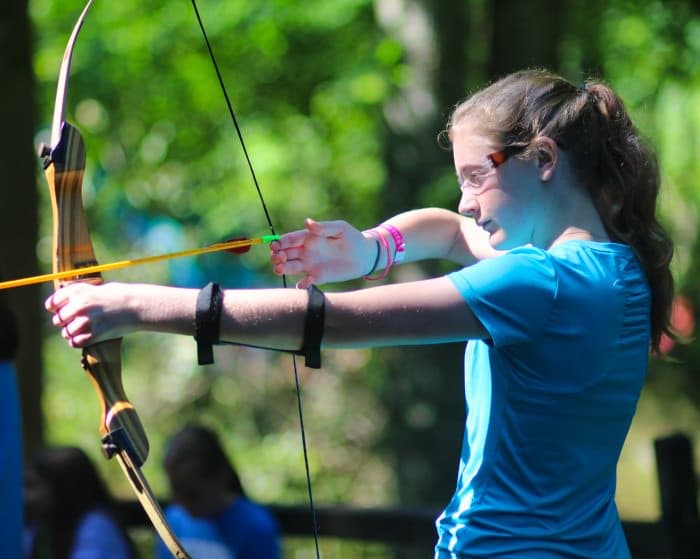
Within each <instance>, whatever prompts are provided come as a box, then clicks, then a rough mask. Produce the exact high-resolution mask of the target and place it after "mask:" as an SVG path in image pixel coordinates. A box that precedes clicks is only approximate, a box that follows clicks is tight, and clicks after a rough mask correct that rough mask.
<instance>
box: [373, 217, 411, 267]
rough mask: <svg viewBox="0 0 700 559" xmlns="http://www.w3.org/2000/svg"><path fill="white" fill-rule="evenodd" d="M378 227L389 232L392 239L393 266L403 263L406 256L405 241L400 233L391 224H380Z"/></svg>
mask: <svg viewBox="0 0 700 559" xmlns="http://www.w3.org/2000/svg"><path fill="white" fill-rule="evenodd" d="M379 227H381V228H382V229H384V230H386V231H388V232H389V234H390V235H391V236H392V237H393V239H394V262H393V263H394V264H399V263H400V262H402V261H403V258H404V256H405V255H406V241H404V239H403V235H402V234H401V231H399V230H398V229H397V228H396V227H394V226H393V225H392V224H391V223H382V224H381V225H380V226H379Z"/></svg>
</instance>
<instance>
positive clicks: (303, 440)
mask: <svg viewBox="0 0 700 559" xmlns="http://www.w3.org/2000/svg"><path fill="white" fill-rule="evenodd" d="M191 1H192V8H193V9H194V13H195V17H196V18H197V23H198V24H199V29H200V31H201V32H202V37H203V38H204V43H205V44H206V46H207V51H208V52H209V58H210V59H211V62H212V64H213V66H214V71H215V72H216V77H217V79H218V81H219V86H220V88H221V92H222V94H223V96H224V99H225V101H226V107H227V108H228V113H229V115H230V117H231V121H232V122H233V126H234V128H235V129H236V135H237V136H238V141H239V143H240V144H241V148H242V149H243V154H244V156H245V160H246V163H247V165H248V170H249V171H250V176H251V177H252V179H253V184H255V190H256V191H257V193H258V199H259V200H260V203H261V205H262V208H263V212H264V213H265V219H266V220H267V224H268V227H269V229H270V233H271V234H273V235H276V234H277V233H276V232H275V227H274V225H273V224H272V218H271V217H270V212H269V211H268V209H267V204H266V203H265V198H264V197H263V193H262V189H261V188H260V183H259V182H258V177H257V175H256V174H255V169H254V168H253V162H252V160H251V158H250V155H249V154H248V148H247V147H246V143H245V140H244V139H243V132H242V131H241V127H240V126H239V125H238V118H237V117H236V111H235V110H234V109H233V104H232V103H231V98H230V97H229V94H228V90H227V89H226V84H225V83H224V78H223V76H222V75H221V70H220V69H219V64H218V62H217V60H216V56H215V55H214V50H213V48H212V46H211V42H210V41H209V36H208V35H207V32H206V29H205V28H204V23H203V21H202V17H201V15H200V13H199V8H198V7H197V2H196V0H191ZM282 285H283V286H284V287H285V288H286V287H287V276H286V275H282ZM292 368H293V370H294V385H295V388H296V395H297V410H298V414H299V426H300V428H301V445H302V448H303V451H304V468H305V470H306V488H307V492H308V495H309V509H310V512H311V519H312V522H313V532H314V545H315V548H316V558H317V559H320V557H321V555H320V552H319V547H318V522H317V519H316V506H315V505H314V496H313V490H312V489H311V469H310V468H309V453H308V448H307V444H306V430H305V428H304V413H303V409H302V403H301V386H300V382H299V371H298V368H297V360H296V357H295V356H294V355H292Z"/></svg>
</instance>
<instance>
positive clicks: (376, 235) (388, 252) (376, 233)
mask: <svg viewBox="0 0 700 559" xmlns="http://www.w3.org/2000/svg"><path fill="white" fill-rule="evenodd" d="M367 233H369V234H370V235H372V236H373V237H374V238H375V239H377V241H379V242H380V243H381V244H382V246H383V247H384V248H385V249H386V267H385V268H384V270H383V271H382V273H381V274H379V275H378V276H374V277H370V275H369V274H367V275H366V276H362V278H363V279H366V280H369V281H375V280H380V279H384V278H385V277H386V275H387V274H388V273H389V268H391V265H392V264H393V263H394V262H393V260H392V258H391V249H390V248H389V242H388V241H387V240H386V239H385V238H384V235H382V234H381V233H380V232H379V231H376V230H374V229H369V230H368V231H367ZM375 267H376V265H375ZM372 271H374V270H372ZM370 273H372V272H370Z"/></svg>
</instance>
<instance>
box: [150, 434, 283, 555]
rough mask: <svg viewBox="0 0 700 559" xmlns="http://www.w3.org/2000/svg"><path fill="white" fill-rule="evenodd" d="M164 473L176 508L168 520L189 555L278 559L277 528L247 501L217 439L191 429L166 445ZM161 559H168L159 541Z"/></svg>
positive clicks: (167, 513) (260, 508) (267, 515)
mask: <svg viewBox="0 0 700 559" xmlns="http://www.w3.org/2000/svg"><path fill="white" fill-rule="evenodd" d="M164 466H165V471H166V473H167V476H168V481H169V483H170V488H171V492H172V499H173V503H172V504H171V505H169V506H168V507H166V509H165V516H166V518H167V520H168V523H169V524H170V526H171V527H172V529H173V532H174V533H175V535H176V536H177V538H178V539H179V540H180V542H181V543H182V545H183V546H184V547H185V549H186V550H187V552H188V553H189V554H190V555H191V556H192V557H195V558H197V559H199V558H203V559H278V558H279V557H280V536H279V532H278V527H277V522H276V520H275V518H274V517H273V516H272V514H271V513H270V512H269V511H268V510H267V509H266V508H265V507H263V506H262V505H260V504H258V503H256V502H254V501H252V500H251V499H249V498H248V497H247V496H246V493H245V491H244V489H243V486H242V484H241V480H240V478H239V476H238V473H237V472H236V470H235V468H234V467H233V465H232V463H231V461H230V460H229V458H228V457H227V456H226V452H225V451H224V448H223V446H222V445H221V442H220V440H219V438H218V437H217V435H216V434H215V433H214V431H212V430H211V429H209V428H206V427H203V426H200V425H194V424H190V425H187V426H186V427H184V428H183V429H182V430H181V431H179V432H178V433H177V434H175V435H174V436H173V437H172V438H171V439H170V441H169V442H168V445H167V450H166V454H165V462H164ZM157 558H158V559H170V554H169V552H168V551H167V549H166V548H165V546H164V545H163V543H162V542H160V541H159V543H158V546H157Z"/></svg>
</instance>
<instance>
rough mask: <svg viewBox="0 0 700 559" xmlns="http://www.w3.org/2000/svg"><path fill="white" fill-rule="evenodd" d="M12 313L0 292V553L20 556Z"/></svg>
mask: <svg viewBox="0 0 700 559" xmlns="http://www.w3.org/2000/svg"><path fill="white" fill-rule="evenodd" d="M17 338H18V336H17V325H16V323H15V317H14V316H13V314H12V312H11V311H10V309H9V307H8V306H7V304H6V302H5V299H4V297H2V296H0V397H1V398H2V405H0V519H2V522H0V542H1V544H2V557H3V558H5V559H20V558H21V557H22V525H23V523H24V510H23V502H22V468H23V465H22V446H23V445H22V418H21V412H20V401H19V391H18V388H17V372H16V370H15V365H14V359H15V354H16V352H17V345H18V339H17Z"/></svg>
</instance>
